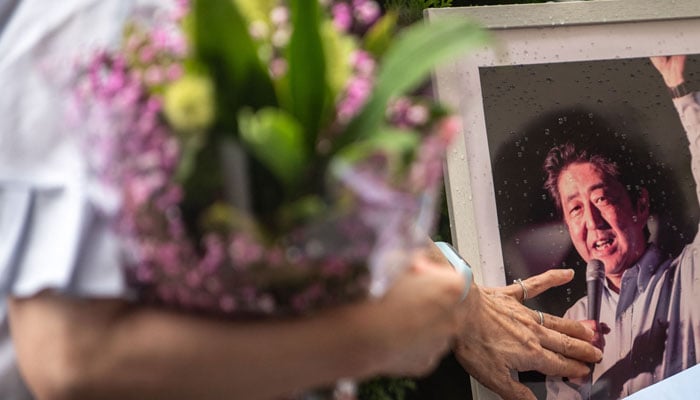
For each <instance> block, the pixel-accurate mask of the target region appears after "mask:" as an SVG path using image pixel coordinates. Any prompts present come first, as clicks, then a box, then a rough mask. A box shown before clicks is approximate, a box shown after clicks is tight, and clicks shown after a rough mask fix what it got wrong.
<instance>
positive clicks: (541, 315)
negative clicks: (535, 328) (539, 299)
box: [535, 310, 544, 326]
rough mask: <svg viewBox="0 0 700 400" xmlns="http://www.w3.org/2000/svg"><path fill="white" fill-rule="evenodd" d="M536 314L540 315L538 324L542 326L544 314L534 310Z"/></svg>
mask: <svg viewBox="0 0 700 400" xmlns="http://www.w3.org/2000/svg"><path fill="white" fill-rule="evenodd" d="M535 312H536V313H537V316H538V317H540V325H542V326H544V314H543V313H542V311H540V310H535Z"/></svg>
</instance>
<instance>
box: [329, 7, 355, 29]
mask: <svg viewBox="0 0 700 400" xmlns="http://www.w3.org/2000/svg"><path fill="white" fill-rule="evenodd" d="M331 12H332V14H333V25H335V27H336V29H338V30H339V31H341V32H347V31H348V30H349V29H350V27H351V26H352V9H351V8H350V5H349V4H347V3H336V4H334V5H333V9H332V11H331Z"/></svg>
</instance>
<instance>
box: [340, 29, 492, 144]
mask: <svg viewBox="0 0 700 400" xmlns="http://www.w3.org/2000/svg"><path fill="white" fill-rule="evenodd" d="M487 38H488V36H487V32H486V31H485V30H484V29H482V28H481V27H479V26H478V25H476V24H475V23H472V22H468V21H461V20H460V21H458V20H448V21H442V22H440V23H439V24H427V23H417V24H414V25H412V26H411V27H409V28H406V29H404V31H403V32H402V34H401V35H400V36H399V37H398V38H397V39H396V41H395V43H394V45H393V46H392V47H391V48H390V49H389V50H388V51H387V53H386V55H385V56H384V58H383V60H382V65H381V68H380V71H379V73H378V76H377V80H376V84H375V88H374V91H373V93H372V96H371V97H370V98H369V99H368V101H367V103H366V104H365V106H364V107H363V109H362V111H361V112H360V114H359V115H358V116H357V117H356V118H354V119H353V120H352V121H351V122H350V125H349V126H348V128H347V130H346V132H344V133H343V136H341V137H340V138H339V140H337V141H336V143H335V147H334V151H337V150H339V149H340V148H342V147H343V146H345V145H347V144H348V143H350V142H352V141H354V140H357V139H359V138H362V137H365V136H367V135H372V134H374V133H376V131H377V129H378V128H379V126H380V125H381V124H382V122H383V118H384V113H385V110H386V107H387V104H388V102H389V100H390V99H391V98H393V97H395V96H398V95H401V94H404V93H406V92H408V91H410V90H411V89H414V88H415V87H416V86H417V85H419V84H420V83H422V82H423V81H424V80H425V79H426V78H427V77H428V76H429V74H430V72H431V71H432V70H433V69H434V68H435V67H436V66H437V65H438V64H439V63H441V62H444V61H445V60H447V59H449V58H450V57H454V56H456V55H458V54H461V53H464V52H465V51H467V49H469V48H473V47H476V46H479V45H483V44H485V43H486V42H487Z"/></svg>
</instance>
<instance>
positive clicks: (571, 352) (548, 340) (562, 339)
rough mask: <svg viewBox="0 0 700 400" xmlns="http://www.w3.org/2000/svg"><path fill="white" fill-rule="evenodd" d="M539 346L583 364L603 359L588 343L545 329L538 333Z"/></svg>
mask: <svg viewBox="0 0 700 400" xmlns="http://www.w3.org/2000/svg"><path fill="white" fill-rule="evenodd" d="M540 344H541V345H542V347H544V348H545V349H548V350H551V351H553V352H555V353H559V354H561V355H563V356H565V357H566V358H570V359H574V360H579V361H583V362H589V363H592V362H598V361H600V359H601V358H602V357H603V353H602V352H601V351H600V349H598V348H596V347H595V346H593V345H592V344H591V343H590V342H586V341H583V340H580V339H576V338H573V337H571V336H567V335H565V334H563V333H560V332H557V331H553V330H550V329H546V328H545V329H542V330H541V332H540Z"/></svg>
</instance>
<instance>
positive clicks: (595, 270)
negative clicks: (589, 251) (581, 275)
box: [586, 258, 605, 281]
mask: <svg viewBox="0 0 700 400" xmlns="http://www.w3.org/2000/svg"><path fill="white" fill-rule="evenodd" d="M604 278H605V265H603V262H602V261H600V260H596V259H595V258H591V259H590V260H589V261H588V264H587V265H586V281H597V280H603V279H604Z"/></svg>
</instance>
